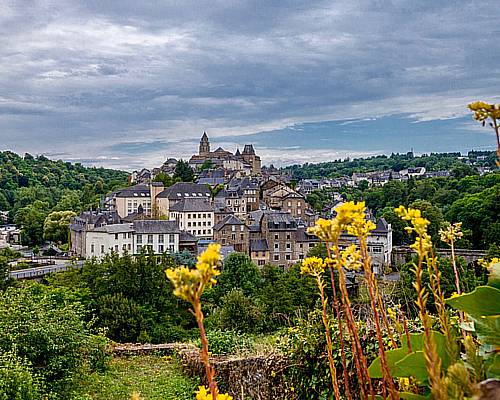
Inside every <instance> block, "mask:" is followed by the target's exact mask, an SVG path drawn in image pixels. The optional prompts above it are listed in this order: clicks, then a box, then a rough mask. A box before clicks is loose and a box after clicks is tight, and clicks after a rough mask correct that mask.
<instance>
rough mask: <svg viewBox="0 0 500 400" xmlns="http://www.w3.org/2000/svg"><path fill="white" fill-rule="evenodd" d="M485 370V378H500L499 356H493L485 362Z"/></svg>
mask: <svg viewBox="0 0 500 400" xmlns="http://www.w3.org/2000/svg"><path fill="white" fill-rule="evenodd" d="M486 363H487V367H486V368H487V369H486V376H487V377H488V378H495V379H499V378H500V354H495V355H494V356H493V357H491V358H490V359H488V360H487V361H486Z"/></svg>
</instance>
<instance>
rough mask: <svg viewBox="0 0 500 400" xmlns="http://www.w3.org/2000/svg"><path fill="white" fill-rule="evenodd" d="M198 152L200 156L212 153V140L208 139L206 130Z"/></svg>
mask: <svg viewBox="0 0 500 400" xmlns="http://www.w3.org/2000/svg"><path fill="white" fill-rule="evenodd" d="M198 153H199V155H200V156H207V155H208V154H209V153H210V142H209V141H208V136H207V133H206V132H203V136H202V137H201V140H200V147H199V151H198Z"/></svg>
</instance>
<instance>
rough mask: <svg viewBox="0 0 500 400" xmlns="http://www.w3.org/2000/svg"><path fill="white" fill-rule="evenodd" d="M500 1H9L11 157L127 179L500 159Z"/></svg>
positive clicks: (0, 95) (4, 144) (6, 109)
mask: <svg viewBox="0 0 500 400" xmlns="http://www.w3.org/2000/svg"><path fill="white" fill-rule="evenodd" d="M499 20H500V9H499V7H498V0H483V1H472V0H463V1H458V0H457V1H454V0H446V1H442V0H419V1H415V0H392V1H390V0H349V1H347V0H344V1H320V0H318V1H316V0H308V1H295V0H280V1H273V0H262V1H244V0H242V1H236V0H211V1H202V0H197V1H191V0H182V1H167V0H162V1H152V0H141V1H137V0H121V1H108V0H80V1H76V0H69V1H53V0H46V1H30V0H21V1H17V0H0V37H1V39H0V59H1V62H0V150H12V151H16V152H18V153H24V152H29V153H31V154H35V155H36V154H44V155H46V156H48V157H50V158H54V159H63V160H69V161H79V162H82V163H84V164H86V165H97V166H105V167H111V168H121V169H125V170H129V171H132V170H134V169H139V168H142V167H148V168H151V167H155V166H159V165H161V163H162V162H163V161H164V160H165V159H167V158H169V157H175V158H189V156H190V155H191V154H193V153H195V152H196V151H197V149H198V141H199V138H200V137H201V134H202V133H203V131H206V132H207V133H208V135H209V137H210V140H211V143H212V146H213V148H214V149H215V148H216V147H218V146H222V147H223V148H225V149H227V150H230V151H234V150H235V149H236V147H240V148H241V147H242V146H243V145H245V144H247V143H253V144H254V147H255V149H256V152H257V154H260V155H261V157H262V160H263V163H264V164H271V163H273V164H274V165H287V164H291V163H304V162H319V161H327V160H331V159H338V158H345V157H363V156H370V155H373V154H390V153H392V152H407V151H410V150H413V151H415V152H416V153H418V154H421V153H428V152H438V151H439V152H444V151H462V152H466V151H468V150H471V149H476V150H489V149H491V150H493V149H494V144H495V140H494V133H493V130H491V129H488V128H487V127H484V128H483V127H481V126H480V125H479V124H477V123H476V122H474V121H473V120H472V118H471V115H470V113H469V112H468V110H467V108H466V105H467V104H468V103H470V102H472V101H475V100H479V99H481V100H485V101H488V102H492V103H500V91H499V88H500V40H498V39H497V38H498V37H499V34H500V25H499V23H498V21H499Z"/></svg>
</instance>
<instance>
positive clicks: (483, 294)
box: [446, 286, 500, 319]
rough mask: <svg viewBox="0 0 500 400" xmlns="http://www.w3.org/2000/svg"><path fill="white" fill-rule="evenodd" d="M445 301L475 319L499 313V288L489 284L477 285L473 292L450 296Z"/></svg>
mask: <svg viewBox="0 0 500 400" xmlns="http://www.w3.org/2000/svg"><path fill="white" fill-rule="evenodd" d="M446 303H447V304H449V305H450V306H452V307H453V308H455V309H458V310H462V311H465V312H466V313H467V314H469V315H471V316H472V317H474V318H475V319H479V318H480V317H482V316H493V315H499V314H500V290H499V289H497V288H494V287H491V286H478V287H477V288H476V289H475V290H474V291H473V292H471V293H466V294H463V295H461V296H457V297H452V298H449V299H447V300H446Z"/></svg>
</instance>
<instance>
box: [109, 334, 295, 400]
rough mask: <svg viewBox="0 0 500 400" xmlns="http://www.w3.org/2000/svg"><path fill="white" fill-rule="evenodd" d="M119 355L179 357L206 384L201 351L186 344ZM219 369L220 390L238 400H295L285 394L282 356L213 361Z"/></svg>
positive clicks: (118, 350) (127, 349)
mask: <svg viewBox="0 0 500 400" xmlns="http://www.w3.org/2000/svg"><path fill="white" fill-rule="evenodd" d="M113 352H114V353H115V354H117V355H131V354H148V353H163V354H173V353H175V354H177V355H178V357H179V358H180V360H181V363H182V366H183V369H184V371H185V373H186V374H188V375H190V376H198V377H200V378H201V380H202V383H205V384H206V381H205V368H204V366H203V362H202V361H201V358H200V351H199V349H198V348H197V347H195V346H194V345H188V344H182V343H169V344H158V345H151V344H144V345H141V344H119V345H115V346H113ZM210 362H211V363H212V365H213V366H214V367H215V370H216V373H217V375H216V378H217V381H218V382H219V385H220V389H221V391H223V392H226V393H229V394H230V395H231V396H233V398H234V400H248V399H252V400H271V399H277V398H279V399H287V398H290V399H293V396H291V397H290V396H287V395H286V394H285V382H284V376H283V372H284V371H285V370H286V368H287V362H286V360H285V359H284V358H283V357H282V356H281V355H278V354H273V353H271V354H265V355H256V356H248V357H211V359H210Z"/></svg>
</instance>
